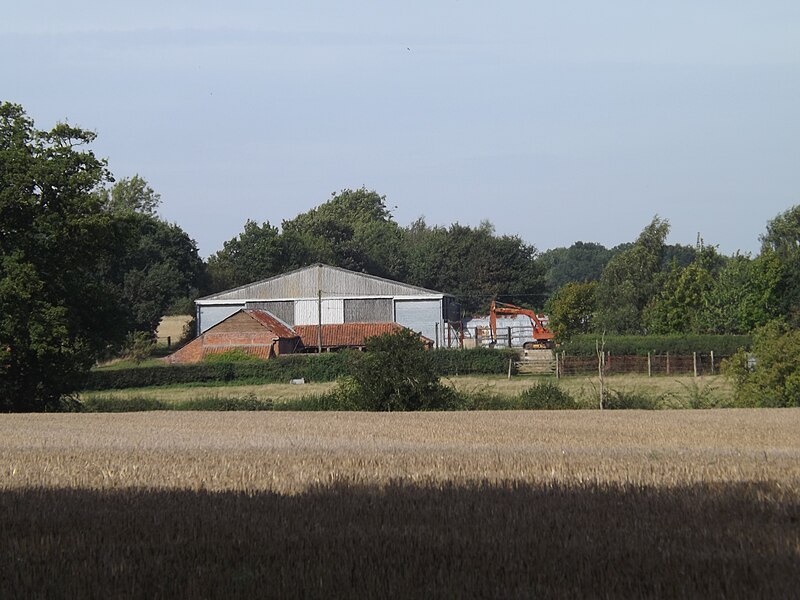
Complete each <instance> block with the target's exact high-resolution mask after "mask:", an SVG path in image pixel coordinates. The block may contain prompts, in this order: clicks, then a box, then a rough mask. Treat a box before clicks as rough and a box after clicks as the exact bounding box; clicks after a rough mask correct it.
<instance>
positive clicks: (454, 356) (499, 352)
mask: <svg viewBox="0 0 800 600" xmlns="http://www.w3.org/2000/svg"><path fill="white" fill-rule="evenodd" d="M428 357H429V359H430V360H431V362H432V363H433V367H434V369H435V371H436V373H437V374H438V375H440V376H447V375H471V374H476V375H505V374H506V373H508V361H512V362H511V374H512V375H515V374H516V373H517V362H516V361H517V359H518V358H519V355H518V354H517V353H516V351H514V350H510V349H505V348H504V349H492V348H470V349H468V350H453V349H449V348H438V349H436V350H430V351H429V352H428Z"/></svg>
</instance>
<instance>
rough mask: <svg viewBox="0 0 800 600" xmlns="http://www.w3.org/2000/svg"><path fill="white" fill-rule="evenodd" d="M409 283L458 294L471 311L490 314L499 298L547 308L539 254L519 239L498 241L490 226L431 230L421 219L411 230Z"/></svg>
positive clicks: (409, 233) (509, 237) (458, 226)
mask: <svg viewBox="0 0 800 600" xmlns="http://www.w3.org/2000/svg"><path fill="white" fill-rule="evenodd" d="M406 240H407V242H408V252H409V283H413V284H416V285H419V286H422V287H427V288H431V289H436V290H443V291H446V292H449V293H451V294H453V295H455V296H456V297H457V298H458V299H460V300H461V301H462V302H463V303H464V304H463V306H464V309H465V310H466V311H467V312H475V311H482V310H486V309H488V307H489V303H490V302H491V300H492V299H493V298H498V299H501V300H503V301H507V302H511V303H513V304H521V305H526V306H534V307H537V308H539V307H541V306H542V304H543V297H544V278H543V275H542V270H541V268H540V267H539V265H538V264H537V263H536V261H535V256H536V249H535V248H534V247H533V246H531V245H529V244H525V243H524V242H523V241H522V240H521V239H520V238H519V237H517V236H508V235H504V236H497V235H495V232H494V227H493V226H492V224H491V223H489V222H488V221H484V222H483V223H481V225H480V226H479V227H476V228H472V227H468V226H465V225H459V224H458V223H456V224H454V225H451V226H450V227H449V228H444V227H428V226H427V225H426V224H425V222H424V221H423V220H421V219H420V220H418V221H417V222H416V223H414V224H412V226H411V227H410V228H409V229H408V230H407V234H406Z"/></svg>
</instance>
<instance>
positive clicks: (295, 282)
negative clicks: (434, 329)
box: [198, 263, 449, 304]
mask: <svg viewBox="0 0 800 600" xmlns="http://www.w3.org/2000/svg"><path fill="white" fill-rule="evenodd" d="M320 291H321V292H322V295H323V297H328V298H330V297H336V296H340V297H341V296H349V297H358V296H367V297H369V296H427V297H430V298H441V297H442V296H449V294H444V293H442V292H437V291H434V290H428V289H425V288H422V287H418V286H414V285H409V284H407V283H401V282H399V281H392V280H391V279H384V278H383V277H377V276H375V275H368V274H366V273H357V272H355V271H348V270H347V269H341V268H339V267H332V266H330V265H323V264H321V263H317V264H313V265H310V266H308V267H304V268H302V269H297V270H295V271H290V272H289V273H284V274H282V275H276V276H275V277H270V278H269V279H263V280H261V281H256V282H254V283H249V284H247V285H243V286H240V287H237V288H233V289H230V290H226V291H224V292H219V293H217V294H212V295H210V296H205V297H203V298H200V299H199V300H198V303H200V304H203V303H213V302H214V301H217V300H283V299H289V298H316V297H317V295H318V294H319V292H320Z"/></svg>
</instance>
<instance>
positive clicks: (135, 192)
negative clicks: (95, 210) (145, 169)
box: [98, 174, 161, 216]
mask: <svg viewBox="0 0 800 600" xmlns="http://www.w3.org/2000/svg"><path fill="white" fill-rule="evenodd" d="M98 194H99V196H100V198H101V200H102V202H103V204H104V205H105V206H106V209H107V210H109V211H110V212H112V213H117V214H126V213H140V214H143V215H151V216H153V215H155V214H156V209H157V208H158V205H159V204H161V195H160V194H157V193H156V192H155V191H153V188H151V187H150V185H149V184H148V183H147V181H145V180H144V179H143V178H142V177H139V175H138V174H137V175H134V176H133V177H131V178H127V177H126V178H123V179H120V180H119V181H117V182H116V183H115V184H114V186H113V187H112V188H111V189H110V190H109V189H106V188H103V189H101V190H100V191H99V192H98Z"/></svg>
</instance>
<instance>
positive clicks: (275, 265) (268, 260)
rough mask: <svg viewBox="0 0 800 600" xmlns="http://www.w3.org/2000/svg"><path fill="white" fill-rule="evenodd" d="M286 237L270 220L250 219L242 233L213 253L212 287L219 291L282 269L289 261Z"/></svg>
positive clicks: (210, 259)
mask: <svg viewBox="0 0 800 600" xmlns="http://www.w3.org/2000/svg"><path fill="white" fill-rule="evenodd" d="M283 241H284V240H281V236H280V233H279V231H278V229H277V228H276V227H273V226H272V225H270V223H269V222H266V223H262V224H261V225H259V224H258V223H256V222H255V221H250V220H248V221H247V223H245V225H244V231H243V232H242V233H241V234H239V236H238V237H235V238H233V239H232V240H228V241H227V242H225V243H224V245H223V247H222V250H220V251H219V252H217V253H216V254H214V255H212V256H211V257H209V259H208V274H209V279H210V287H211V290H212V291H214V292H218V291H221V290H225V289H229V288H232V287H237V286H240V285H245V284H247V283H251V282H253V281H259V280H261V279H267V278H268V277H272V276H273V275H277V274H279V273H281V272H282V270H283V269H284V266H285V265H286V263H287V262H288V261H287V259H286V256H285V248H284V246H285V244H284V243H282V242H283Z"/></svg>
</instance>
